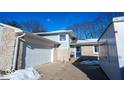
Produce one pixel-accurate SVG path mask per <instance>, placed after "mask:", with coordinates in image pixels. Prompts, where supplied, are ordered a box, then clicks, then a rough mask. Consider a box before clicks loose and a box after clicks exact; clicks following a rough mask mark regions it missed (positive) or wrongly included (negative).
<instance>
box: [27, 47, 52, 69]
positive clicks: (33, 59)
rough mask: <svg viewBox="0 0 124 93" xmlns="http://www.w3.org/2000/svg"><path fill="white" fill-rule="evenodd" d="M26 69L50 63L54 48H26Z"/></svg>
mask: <svg viewBox="0 0 124 93" xmlns="http://www.w3.org/2000/svg"><path fill="white" fill-rule="evenodd" d="M25 49H26V53H25V54H26V56H25V67H26V68H28V67H35V66H38V65H40V64H46V63H50V62H51V60H52V58H51V55H52V48H43V47H39V46H36V45H31V46H27V45H26V47H25Z"/></svg>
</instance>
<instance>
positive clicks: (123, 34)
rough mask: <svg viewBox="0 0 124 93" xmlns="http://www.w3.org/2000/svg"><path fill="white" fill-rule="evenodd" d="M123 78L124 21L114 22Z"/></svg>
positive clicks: (122, 76) (123, 77) (123, 76)
mask: <svg viewBox="0 0 124 93" xmlns="http://www.w3.org/2000/svg"><path fill="white" fill-rule="evenodd" d="M114 27H115V31H117V33H115V37H116V45H117V51H118V60H119V67H120V71H121V78H122V79H124V41H123V40H124V21H122V22H115V23H114Z"/></svg>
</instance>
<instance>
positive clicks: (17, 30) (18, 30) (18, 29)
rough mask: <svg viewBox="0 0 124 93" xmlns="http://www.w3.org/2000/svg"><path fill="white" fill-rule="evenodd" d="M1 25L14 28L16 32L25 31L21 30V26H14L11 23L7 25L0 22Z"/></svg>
mask: <svg viewBox="0 0 124 93" xmlns="http://www.w3.org/2000/svg"><path fill="white" fill-rule="evenodd" d="M0 26H2V27H8V28H11V29H13V30H14V31H15V32H23V30H21V29H20V28H17V27H13V26H10V25H7V24H3V23H0Z"/></svg>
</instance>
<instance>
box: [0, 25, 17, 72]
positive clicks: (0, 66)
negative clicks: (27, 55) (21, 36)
mask: <svg viewBox="0 0 124 93" xmlns="http://www.w3.org/2000/svg"><path fill="white" fill-rule="evenodd" d="M15 40H16V33H15V32H14V30H13V29H10V28H7V27H3V34H2V38H1V46H0V71H8V70H10V69H11V66H12V61H13V55H14V49H15Z"/></svg>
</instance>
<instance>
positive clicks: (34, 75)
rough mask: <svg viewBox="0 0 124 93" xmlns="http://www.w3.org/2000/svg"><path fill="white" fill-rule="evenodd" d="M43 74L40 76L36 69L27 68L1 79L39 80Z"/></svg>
mask: <svg viewBox="0 0 124 93" xmlns="http://www.w3.org/2000/svg"><path fill="white" fill-rule="evenodd" d="M42 76H43V74H39V73H38V72H37V71H36V70H35V69H34V68H27V69H21V70H16V71H15V72H13V73H11V74H9V75H5V76H4V77H0V79H3V80H4V79H8V80H37V79H39V78H41V77H42Z"/></svg>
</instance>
